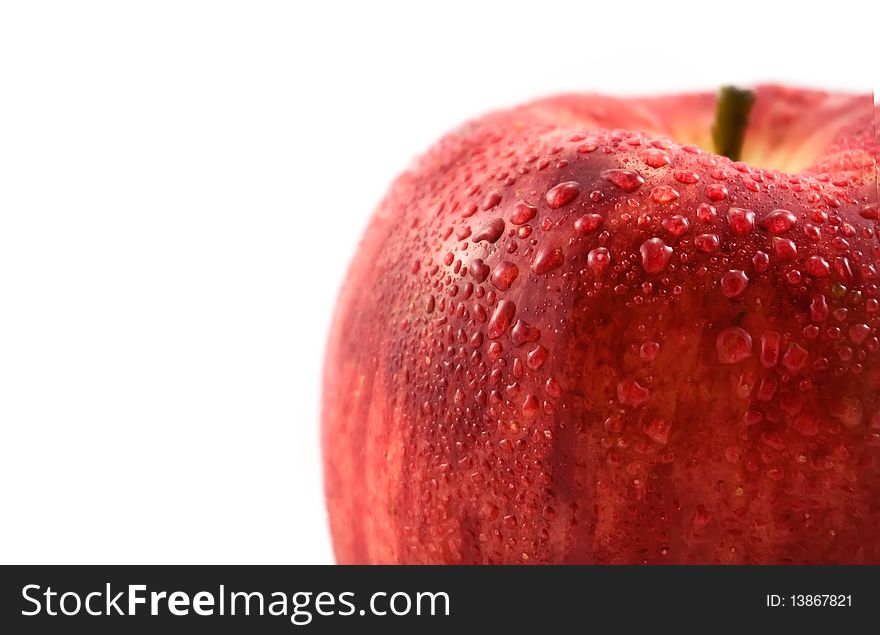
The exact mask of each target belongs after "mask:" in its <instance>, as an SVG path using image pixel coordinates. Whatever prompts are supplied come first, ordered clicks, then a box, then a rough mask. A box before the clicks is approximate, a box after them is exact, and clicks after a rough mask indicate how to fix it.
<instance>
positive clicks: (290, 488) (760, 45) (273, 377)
mask: <svg viewBox="0 0 880 635" xmlns="http://www.w3.org/2000/svg"><path fill="white" fill-rule="evenodd" d="M0 6H2V8H0V434H2V438H0V562H4V563H11V562H29V563H123V562H124V563H323V562H331V561H332V551H331V547H330V541H329V537H328V535H327V529H326V516H325V511H324V507H323V496H322V488H321V470H320V448H319V435H318V430H319V387H320V373H321V357H322V354H323V346H324V341H325V337H326V331H327V326H328V321H329V318H330V314H331V310H332V306H333V302H334V298H335V294H336V291H337V288H338V285H339V283H340V280H341V279H342V277H343V275H344V271H345V267H346V265H347V261H348V259H349V258H350V256H351V253H352V251H353V249H354V247H355V245H356V241H357V238H358V236H359V234H360V231H361V229H362V228H363V226H364V225H365V223H366V221H367V218H368V214H369V212H370V210H371V208H372V207H373V206H374V205H375V203H376V201H377V200H378V198H379V197H380V196H381V195H382V193H383V191H384V189H385V188H386V186H387V184H388V182H389V181H390V180H391V179H392V178H393V176H394V175H395V174H396V173H397V172H399V171H400V170H401V169H403V168H404V167H405V166H406V164H407V162H408V161H409V159H410V158H411V157H412V156H413V155H415V154H416V153H418V152H420V151H422V150H424V149H425V148H426V147H427V146H428V145H429V144H430V143H431V142H432V141H433V140H434V139H435V138H437V137H438V136H439V135H440V134H441V133H443V132H444V131H446V130H448V129H450V128H451V127H453V126H455V125H456V124H458V123H460V122H461V121H462V120H464V119H467V118H469V117H472V116H475V115H477V114H480V113H482V112H484V111H486V110H489V109H492V108H496V107H503V106H507V105H512V104H515V103H516V102H520V101H523V100H527V99H530V98H534V97H538V96H541V95H544V94H548V93H554V92H561V91H578V90H596V91H605V92H611V93H643V94H650V93H655V92H669V91H674V90H679V89H689V88H710V89H714V88H715V87H716V86H717V85H718V84H719V83H722V82H740V83H751V82H754V81H759V80H782V81H786V82H790V83H800V84H807V85H810V86H816V87H828V88H840V89H866V88H870V87H871V85H872V84H878V83H880V82H878V75H880V70H878V69H880V67H878V61H877V60H878V55H880V39H878V38H880V36H878V25H880V10H878V9H877V5H876V3H873V2H869V1H866V0H862V1H855V2H845V1H842V0H836V1H835V2H833V3H830V4H827V5H826V4H819V3H795V4H792V3H782V2H779V3H771V2H766V1H761V2H747V1H743V0H740V1H739V2H735V3H721V4H719V3H711V2H702V3H697V2H694V3H691V4H690V5H686V4H683V3H675V2H669V1H668V0H662V1H659V0H657V1H653V2H646V3H639V2H635V1H632V0H631V1H629V2H607V3H603V2H593V3H587V2H583V1H579V2H570V3H561V2H548V1H546V0H541V1H540V2H538V1H533V2H528V3H525V2H524V3H518V2H515V1H513V0H505V1H503V2H491V3H489V2H484V3H480V2H477V1H476V0H470V1H468V2H461V3H458V2H449V1H446V2H442V3H435V4H433V5H430V6H429V5H428V4H427V3H418V2H409V3H400V4H399V5H397V6H395V5H388V4H382V3H377V2H375V1H371V2H359V3H354V2H352V3H350V4H338V3H332V2H296V1H293V0H290V1H288V2H236V3H232V2H218V1H211V2H181V1H174V2H164V1H155V0H154V1H151V2H76V3H74V2H57V3H49V2H38V1H34V2H18V3H13V2H9V3H3V4H2V5H0ZM812 7H816V8H812Z"/></svg>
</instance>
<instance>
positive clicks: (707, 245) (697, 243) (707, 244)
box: [694, 234, 721, 254]
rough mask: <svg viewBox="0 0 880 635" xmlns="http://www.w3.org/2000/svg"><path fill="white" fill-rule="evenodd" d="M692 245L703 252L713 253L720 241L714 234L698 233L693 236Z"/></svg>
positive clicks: (719, 245) (718, 246)
mask: <svg viewBox="0 0 880 635" xmlns="http://www.w3.org/2000/svg"><path fill="white" fill-rule="evenodd" d="M694 247H696V248H697V251H700V252H702V253H704V254H714V253H715V252H716V251H718V249H719V248H720V247H721V241H720V240H719V238H718V236H716V235H715V234H700V235H699V236H697V237H696V238H694Z"/></svg>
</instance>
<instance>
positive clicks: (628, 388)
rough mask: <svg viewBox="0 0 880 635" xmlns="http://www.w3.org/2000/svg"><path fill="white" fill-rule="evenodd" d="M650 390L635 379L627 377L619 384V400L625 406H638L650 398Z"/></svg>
mask: <svg viewBox="0 0 880 635" xmlns="http://www.w3.org/2000/svg"><path fill="white" fill-rule="evenodd" d="M650 395H651V393H650V391H649V390H648V389H647V388H645V387H643V386H642V385H641V384H639V382H637V381H635V380H634V379H626V380H624V381H622V382H620V383H619V384H618V385H617V400H618V401H619V402H620V403H621V404H623V405H624V406H632V407H634V408H637V407H639V406H641V405H642V404H643V403H645V402H646V401H647V400H648V397H649V396H650Z"/></svg>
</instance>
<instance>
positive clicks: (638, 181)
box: [602, 169, 645, 193]
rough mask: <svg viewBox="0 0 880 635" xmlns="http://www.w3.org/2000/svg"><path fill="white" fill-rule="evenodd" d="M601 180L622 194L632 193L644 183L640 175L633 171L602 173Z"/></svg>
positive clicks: (607, 171) (608, 171)
mask: <svg viewBox="0 0 880 635" xmlns="http://www.w3.org/2000/svg"><path fill="white" fill-rule="evenodd" d="M602 178H603V179H605V180H606V181H608V182H609V183H611V184H612V185H613V186H614V187H616V188H617V189H619V190H623V191H624V192H628V193H632V192H635V191H636V190H637V189H639V188H640V187H641V186H642V185H644V183H645V179H644V178H642V175H641V174H639V173H638V172H634V171H633V170H622V169H612V170H605V171H604V172H602Z"/></svg>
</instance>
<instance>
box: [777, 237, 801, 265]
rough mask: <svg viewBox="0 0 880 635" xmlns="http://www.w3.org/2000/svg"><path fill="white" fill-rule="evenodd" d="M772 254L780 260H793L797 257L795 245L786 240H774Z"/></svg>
mask: <svg viewBox="0 0 880 635" xmlns="http://www.w3.org/2000/svg"><path fill="white" fill-rule="evenodd" d="M773 252H774V253H775V254H776V257H777V258H779V259H780V260H793V259H794V257H795V256H797V245H795V244H794V241H792V240H789V239H788V238H774V239H773Z"/></svg>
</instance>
